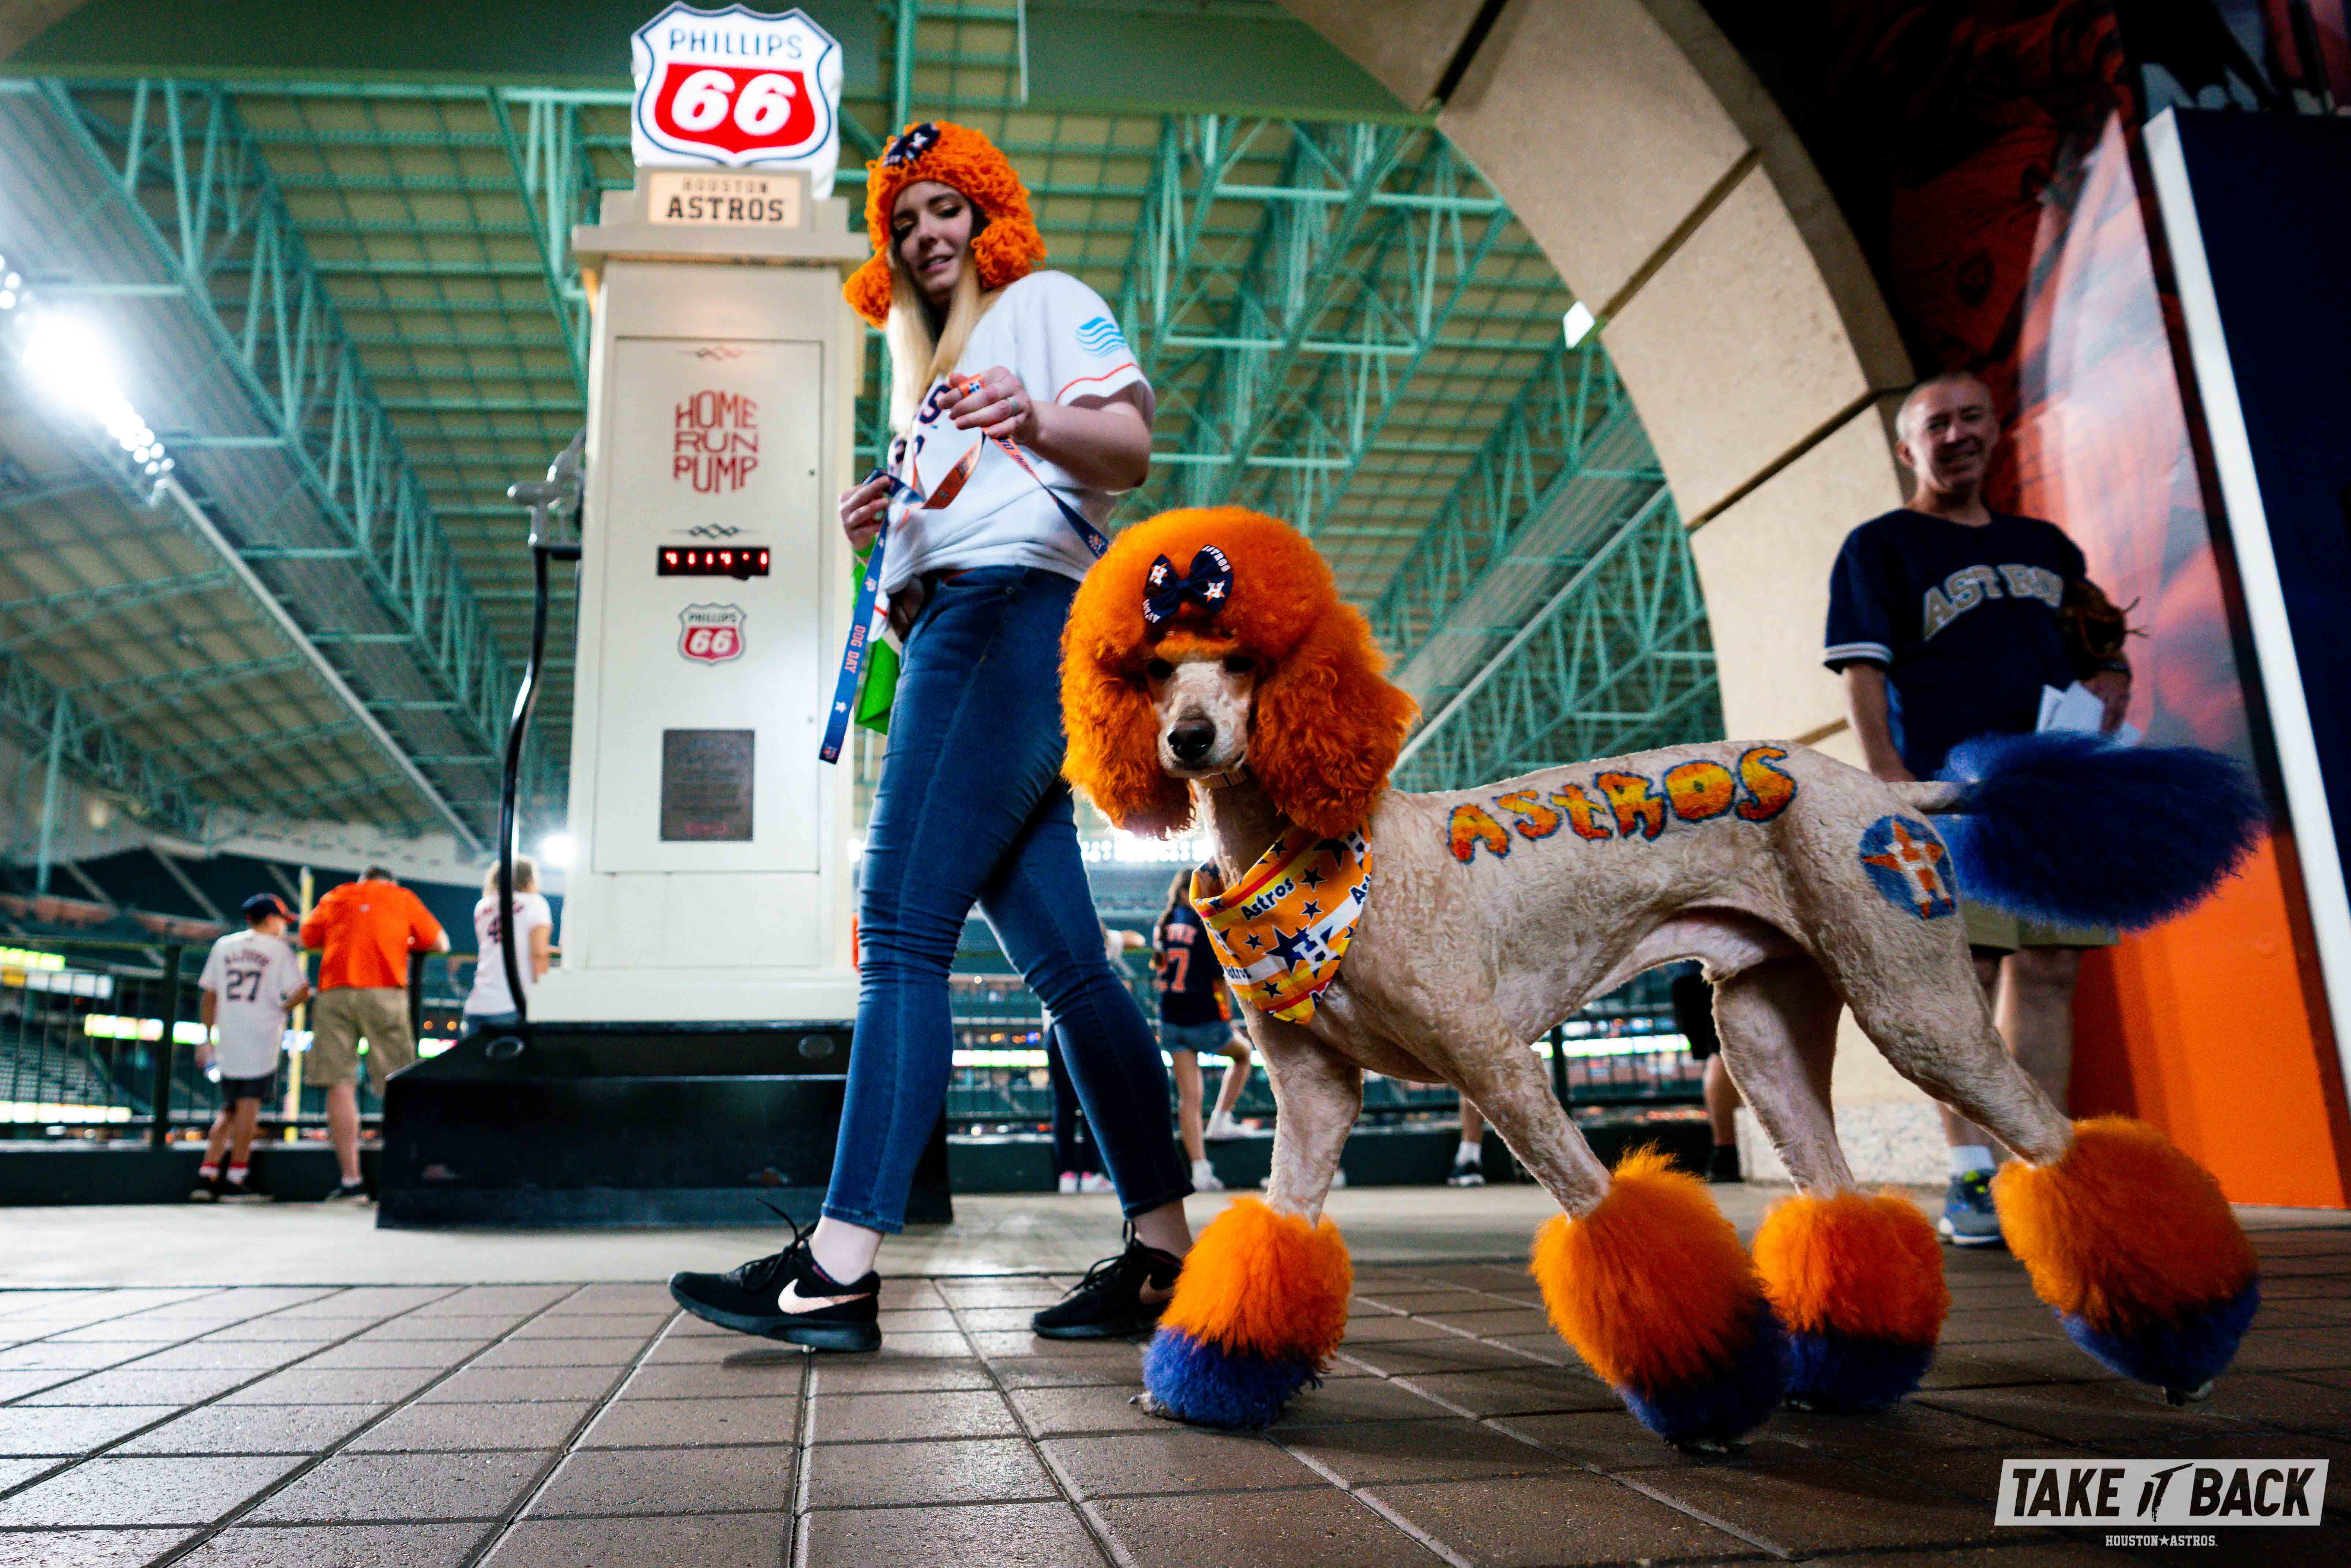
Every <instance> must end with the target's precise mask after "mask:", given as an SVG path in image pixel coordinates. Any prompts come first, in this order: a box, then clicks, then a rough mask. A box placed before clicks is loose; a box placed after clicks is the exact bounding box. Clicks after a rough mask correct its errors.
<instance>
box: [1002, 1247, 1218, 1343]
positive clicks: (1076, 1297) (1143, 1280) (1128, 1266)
mask: <svg viewBox="0 0 2351 1568" xmlns="http://www.w3.org/2000/svg"><path fill="white" fill-rule="evenodd" d="M1183 1271H1184V1260H1182V1259H1181V1258H1178V1257H1176V1256H1175V1254H1174V1253H1172V1252H1162V1251H1161V1250H1159V1249H1158V1248H1156V1247H1145V1246H1144V1244H1143V1243H1142V1242H1140V1241H1137V1240H1136V1239H1134V1227H1133V1226H1129V1227H1128V1228H1127V1232H1126V1250H1125V1251H1123V1252H1121V1253H1119V1254H1118V1255H1117V1256H1116V1257H1114V1258H1105V1259H1103V1260H1102V1261H1101V1262H1099V1263H1097V1264H1095V1265H1094V1266H1093V1267H1092V1268H1091V1269H1089V1270H1086V1277H1085V1278H1084V1279H1082V1280H1081V1281H1078V1282H1077V1283H1076V1284H1074V1285H1072V1286H1071V1287H1070V1292H1069V1294H1068V1295H1066V1296H1063V1297H1062V1298H1061V1301H1057V1302H1056V1303H1054V1304H1053V1305H1052V1306H1050V1307H1047V1308H1046V1309H1045V1310H1044V1311H1043V1312H1039V1313H1038V1314H1037V1315H1036V1316H1035V1317H1033V1318H1030V1319H1029V1327H1030V1328H1032V1329H1034V1330H1035V1331H1036V1332H1037V1333H1038V1334H1039V1335H1040V1336H1041V1337H1043V1338H1045V1339H1120V1338H1123V1337H1125V1336H1126V1335H1129V1334H1138V1333H1143V1332H1144V1330H1145V1329H1148V1328H1150V1327H1151V1326H1152V1325H1153V1324H1155V1323H1156V1322H1158V1321H1159V1314H1160V1313H1161V1312H1165V1311H1166V1310H1167V1303H1168V1302H1169V1301H1172V1300H1174V1299H1175V1276H1176V1275H1178V1274H1180V1273H1182V1272H1183Z"/></svg>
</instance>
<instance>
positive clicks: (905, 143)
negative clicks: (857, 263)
mask: <svg viewBox="0 0 2351 1568" xmlns="http://www.w3.org/2000/svg"><path fill="white" fill-rule="evenodd" d="M866 176H867V178H866V187H865V190H866V207H865V216H866V226H867V229H868V232H869V234H870V235H871V237H872V242H873V247H874V253H875V254H874V256H873V258H872V260H871V261H869V262H868V263H867V264H866V265H865V266H864V267H862V268H861V269H860V270H859V271H858V272H857V274H856V275H855V276H854V277H852V278H851V279H850V281H849V286H848V287H847V288H846V290H845V291H844V292H845V293H846V294H847V296H848V298H849V302H850V303H851V305H852V306H853V307H855V308H856V309H857V310H858V312H859V313H860V314H861V315H862V316H863V317H864V318H865V319H867V320H869V321H871V322H872V323H873V324H874V325H876V326H878V327H882V328H883V329H884V330H885V332H886V333H887V336H888V340H889V344H890V364H891V372H892V384H891V411H892V425H893V432H894V439H893V441H892V443H891V447H890V461H889V465H888V469H889V476H888V477H887V478H882V477H876V478H874V479H872V480H870V481H868V482H867V483H865V484H862V485H860V486H857V487H856V488H854V489H852V490H850V491H848V492H846V493H845V494H843V495H842V497H841V527H842V528H844V529H845V530H846V531H847V532H848V535H849V538H850V540H851V542H852V544H854V545H855V546H856V547H858V548H859V549H863V548H864V547H865V546H866V545H867V544H869V543H871V542H872V541H873V539H874V538H875V536H876V534H877V533H880V532H881V531H882V529H883V524H884V522H885V520H886V522H887V525H888V533H887V536H886V543H885V547H884V549H883V561H884V563H885V564H884V569H883V573H882V579H881V588H882V591H883V592H884V593H886V594H888V595H889V598H890V604H891V610H892V618H893V621H894V622H896V624H897V625H898V627H899V628H900V630H901V632H903V634H904V640H905V655H904V663H903V664H902V665H901V666H900V671H899V677H898V686H897V691H896V695H895V700H894V703H893V707H892V710H891V716H890V747H889V752H888V755H887V757H886V758H885V759H884V760H883V767H882V779H881V782H880V785H879V788H878V789H876V791H875V794H874V800H873V814H872V821H871V823H870V824H869V825H868V827H867V829H866V840H865V853H864V859H863V862H862V867H861V870H860V873H859V880H860V883H861V887H860V895H861V903H860V909H859V915H858V930H859V935H860V943H861V948H860V975H861V978H862V988H861V995H860V997H859V1001H858V1010H857V1032H856V1036H855V1041H854V1044H853V1045H852V1050H851V1053H850V1063H849V1084H848V1090H847V1095H846V1100H845V1102H844V1103H843V1106H842V1109H841V1134H840V1139H839V1142H838V1143H837V1145H836V1153H835V1155H834V1160H833V1167H832V1180H831V1186H830V1188H829V1189H828V1191H827V1193H826V1196H825V1201H824V1208H823V1215H822V1218H820V1219H819V1221H818V1222H817V1225H816V1227H815V1228H814V1230H813V1231H812V1232H810V1233H809V1234H807V1235H805V1236H803V1235H799V1234H795V1236H794V1238H793V1239H792V1243H791V1245H789V1247H787V1248H785V1249H783V1250H782V1251H780V1252H778V1253H776V1254H774V1255H772V1256H770V1257H767V1258H759V1259H754V1260H752V1261H750V1262H748V1263H746V1264H744V1265H742V1266H741V1267H740V1268H737V1269H734V1270H729V1271H728V1272H726V1273H724V1274H686V1273H682V1274H679V1275H676V1276H675V1277H674V1278H673V1279H672V1280H671V1281H670V1291H671V1294H672V1295H674V1297H675V1298H676V1300H677V1301H678V1303H679V1304H680V1305H681V1306H683V1307H684V1308H685V1310H686V1311H688V1312H693V1313H695V1315H696V1316H698V1317H701V1318H703V1319H705V1320H706V1321H707V1322H714V1323H716V1324H718V1325H720V1326H721V1327H724V1328H730V1329H734V1330H737V1332H740V1333H754V1334H759V1335H763V1336H765V1337H767V1338H770V1339H779V1340H784V1341H787V1342H789V1343H795V1344H802V1345H807V1346H809V1347H810V1348H812V1349H817V1350H872V1349H874V1348H876V1347H878V1346H879V1345H880V1344H881V1343H882V1332H881V1329H880V1327H879V1326H878V1322H877V1319H876V1316H875V1312H876V1306H877V1298H878V1293H879V1291H880V1289H881V1276H880V1275H879V1274H878V1273H876V1272H875V1271H874V1269H873V1263H874V1259H875V1257H876V1255H877V1253H878V1251H879V1249H880V1248H881V1245H882V1240H883V1237H884V1236H886V1235H889V1234H891V1233H893V1232H895V1231H896V1230H898V1229H899V1228H901V1226H902V1225H903V1224H904V1217H905V1207H906V1197H907V1193H908V1190H909V1188H910V1187H911V1186H912V1184H913V1180H914V1164H915V1161H916V1160H917V1159H918V1158H919V1157H920V1155H922V1152H923V1149H924V1147H925V1145H926V1144H927V1143H928V1142H929V1140H930V1136H931V1133H932V1129H933V1128H934V1127H935V1126H936V1125H937V1124H938V1119H939V1114H940V1112H941V1110H942V1109H943V1107H944V1105H945V1103H946V1086H947V1078H948V1073H949V1070H950V1063H951V1061H952V1058H953V1044H954V1042H953V1039H952V1036H951V1032H950V1019H949V1014H948V1010H947V969H948V966H949V965H950V964H951V963H952V962H953V960H954V957H955V948H956V938H957V936H959V935H960V934H961V932H962V930H963V925H964V920H965V917H966V916H967V915H968V914H969V913H970V910H971V908H972V906H973V904H978V905H979V907H980V909H981V911H982V913H984V914H985V915H987V920H988V923H989V925H992V926H993V927H994V928H995V931H996V936H997V940H998V942H999V943H1001V944H1002V945H1003V947H1004V950H1005V952H1006V953H1007V954H1008V956H1010V957H1011V958H1012V960H1013V961H1014V962H1015V963H1016V964H1018V965H1019V967H1020V971H1021V974H1022V975H1023V976H1024V977H1026V978H1027V980H1028V982H1029V987H1030V988H1032V989H1033V990H1035V991H1036V992H1037V994H1038V996H1039V997H1040V998H1042V1000H1043V1002H1044V1004H1045V1006H1046V1008H1047V1009H1049V1010H1050V1013H1051V1015H1052V1017H1053V1019H1055V1020H1056V1022H1057V1023H1058V1025H1059V1027H1060V1030H1061V1038H1062V1039H1063V1040H1064V1041H1065V1042H1066V1044H1067V1048H1068V1049H1067V1057H1068V1062H1069V1068H1070V1072H1071V1077H1072V1078H1073V1079H1074V1080H1075V1082H1076V1084H1077V1090H1078V1095H1079V1098H1080V1100H1081V1103H1083V1104H1084V1107H1085V1113H1086V1121H1087V1124H1089V1126H1090V1127H1091V1128H1092V1132H1093V1134H1094V1138H1095V1142H1096V1145H1097V1147H1098V1148H1099V1151H1100V1153H1101V1155H1102V1163H1103V1164H1104V1166H1107V1167H1108V1170H1109V1174H1110V1176H1111V1179H1112V1181H1113V1183H1114V1184H1115V1185H1116V1186H1117V1188H1118V1195H1119V1200H1120V1207H1122V1208H1123V1210H1124V1212H1125V1215H1126V1218H1127V1219H1128V1221H1129V1225H1130V1228H1131V1237H1130V1239H1129V1242H1128V1244H1127V1246H1126V1247H1125V1248H1124V1249H1123V1250H1122V1251H1121V1252H1119V1253H1118V1254H1116V1255H1115V1256H1113V1257H1111V1258H1107V1259H1105V1260H1103V1261H1102V1263H1101V1264H1099V1265H1097V1266H1096V1267H1095V1268H1094V1270H1092V1272H1091V1273H1089V1274H1088V1275H1087V1276H1086V1280H1085V1282H1084V1283H1083V1284H1081V1286H1079V1287H1078V1288H1077V1289H1076V1290H1074V1291H1071V1294H1070V1296H1069V1298H1068V1299H1066V1300H1064V1301H1061V1303H1059V1304H1058V1305H1056V1306H1052V1307H1049V1308H1047V1309H1046V1310H1045V1311H1043V1312H1040V1313H1038V1314H1037V1316H1036V1318H1035V1320H1034V1322H1033V1326H1034V1328H1035V1329H1036V1331H1037V1332H1038V1333H1040V1334H1046V1335H1050V1336H1053V1337H1057V1338H1071V1339H1075V1338H1097V1337H1108V1336H1112V1335H1118V1334H1127V1333H1136V1332H1138V1331H1140V1330H1143V1329H1144V1328H1147V1327H1149V1326H1150V1325H1151V1324H1152V1323H1153V1322H1155V1320H1156V1318H1157V1316H1158V1314H1159V1312H1160V1309H1161V1308H1162V1307H1164V1306H1165V1303H1166V1301H1167V1300H1168V1298H1169V1297H1170V1296H1172V1295H1173V1294H1174V1287H1175V1275H1176V1273H1177V1271H1178V1270H1180V1269H1181V1267H1182V1260H1183V1255H1184V1253H1185V1252H1186V1251H1187V1250H1188V1249H1190V1246H1191V1239H1192V1238H1191V1230H1190V1228H1189V1227H1188V1226H1187V1225H1186V1221H1185V1218H1184V1202H1183V1200H1184V1198H1185V1197H1186V1195H1188V1194H1189V1193H1190V1192H1191V1190H1192V1187H1191V1184H1190V1182H1189V1181H1187V1180H1186V1171H1185V1166H1184V1165H1183V1162H1182V1161H1181V1160H1180V1159H1179V1158H1178V1157H1177V1155H1176V1153H1175V1140H1174V1139H1173V1138H1171V1137H1170V1136H1169V1134H1168V1126H1167V1075H1166V1069H1165V1066H1164V1064H1163V1063H1162V1062H1161V1061H1160V1058H1159V1050H1158V1046H1157V1044H1156V1043H1155V1041H1154V1040H1153V1039H1152V1037H1151V1030H1150V1029H1149V1027H1148V1026H1147V1025H1146V1024H1145V1023H1144V1019H1143V1014H1142V1010H1141V1009H1139V1008H1137V1007H1136V1005H1135V1003H1134V998H1133V997H1132V996H1130V995H1129V994H1128V992H1127V989H1126V988H1125V987H1124V986H1123V984H1121V983H1120V981H1119V979H1118V977H1117V976H1116V975H1115V974H1114V973H1113V971H1112V968H1111V965H1110V961H1109V960H1108V959H1107V958H1106V957H1105V956H1103V951H1102V932H1101V928H1100V926H1099V925H1097V924H1096V922H1095V918H1094V911H1093V901H1092V893H1091V892H1090V890H1089V889H1088V887H1087V884H1086V877H1085V868H1084V866H1083V864H1082V863H1081V861H1080V859H1079V854H1078V839H1077V829H1076V826H1075V817H1074V807H1073V805H1072V802H1071V796H1070V790H1069V787H1068V786H1067V785H1066V784H1064V783H1063V782H1062V781H1061V747H1062V740H1061V687H1060V658H1061V624H1062V622H1064V621H1065V620H1066V619H1067V618H1068V615H1069V608H1070V601H1071V599H1072V598H1073V597H1074V596H1075V595H1076V592H1077V587H1078V580H1079V579H1080V578H1081V577H1082V576H1084V575H1085V572H1086V570H1087V569H1088V568H1089V567H1091V566H1092V564H1093V559H1094V550H1093V548H1092V543H1091V542H1090V539H1098V538H1099V537H1100V532H1099V530H1100V526H1101V525H1102V523H1103V522H1105V521H1107V520H1108V518H1109V517H1110V513H1111V509H1112V507H1114V506H1115V505H1116V504H1117V492H1119V491H1122V490H1127V489H1132V488H1134V486H1137V485H1140V484H1141V483H1143V480H1144V476H1145V474H1146V473H1147V471H1148V468H1149V465H1150V460H1151V416H1152V413H1153V410H1154V406H1155V405H1154V402H1153V399H1152V394H1151V388H1150V385H1149V384H1148V383H1147V382H1144V379H1143V373H1142V371H1140V370H1139V369H1138V368H1137V367H1136V365H1135V363H1134V355H1133V354H1132V353H1131V352H1130V351H1129V350H1128V349H1127V347H1126V344H1125V341H1124V340H1123V338H1121V337H1120V335H1119V329H1118V327H1117V325H1116V323H1115V322H1114V321H1113V319H1111V314H1110V308H1109V307H1108V306H1106V305H1104V304H1103V303H1102V297H1101V296H1100V295H1098V294H1096V293H1095V292H1094V291H1093V290H1092V289H1091V288H1089V287H1086V286H1085V285H1084V284H1083V283H1081V282H1080V281H1078V280H1077V279H1076V278H1074V277H1070V276H1068V275H1067V274H1065V273H1059V272H1039V271H1035V270H1032V269H1033V267H1034V265H1035V263H1037V262H1038V261H1040V260H1041V259H1043V257H1044V254H1045V246H1044V243H1043V241H1042V240H1041V239H1040V237H1039V236H1038V234H1037V229H1036V225H1035V223H1034V221H1033V220H1032V219H1031V217H1030V216H1029V198H1028V193H1027V191H1026V190H1025V189H1024V188H1023V187H1022V186H1021V183H1020V180H1019V176H1018V175H1017V174H1015V173H1014V172H1013V171H1012V166H1011V165H1010V164H1009V163H1008V162H1006V161H1005V159H1004V155H1003V154H1002V153H1001V152H998V151H997V150H996V148H995V147H994V146H993V145H992V144H991V143H990V142H989V141H988V140H987V137H985V136H983V135H981V134H980V133H979V132H978V131H973V130H970V129H968V128H966V127H963V126H958V125H953V124H949V123H947V122H946V121H944V120H939V121H933V122H927V123H924V124H919V125H912V126H909V127H907V128H906V130H905V131H903V132H901V133H900V134H899V135H898V136H897V137H896V138H895V139H894V140H893V141H892V142H891V143H890V146H889V149H888V151H887V152H885V153H884V155H883V157H881V158H880V159H878V160H876V161H874V162H872V163H869V164H868V165H867V166H866Z"/></svg>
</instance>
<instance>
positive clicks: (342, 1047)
mask: <svg viewBox="0 0 2351 1568" xmlns="http://www.w3.org/2000/svg"><path fill="white" fill-rule="evenodd" d="M310 1030H311V1034H310V1054H309V1056H308V1059H307V1060H306V1061H304V1062H303V1063H302V1081H303V1082H305V1083H315V1084H318V1085H319V1086H321V1087H328V1086H331V1085H333V1084H337V1083H355V1082H358V1081H359V1076H360V1051H359V1045H360V1038H361V1037H362V1036H364V1037H365V1038H366V1040H367V1042H368V1051H367V1060H368V1077H369V1078H370V1079H371V1080H372V1081H373V1082H374V1083H375V1091H376V1092H377V1093H379V1094H381V1093H382V1092H383V1081H384V1079H385V1078H387V1077H389V1076H390V1075H391V1074H392V1073H394V1072H397V1071H400V1070H401V1069H402V1068H403V1067H406V1066H407V1065H409V1064H410V1063H411V1062H413V1061H415V1060H416V1037H415V1036H413V1035H412V1034H410V1033H409V1032H408V992H407V991H406V990H405V989H403V988H401V987H399V986H337V987H336V988H334V989H333V990H330V991H320V992H319V994H318V996H317V997H316V998H313V999H312V1001H311V1003H310Z"/></svg>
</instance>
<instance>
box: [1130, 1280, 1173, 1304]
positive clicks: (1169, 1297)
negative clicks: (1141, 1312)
mask: <svg viewBox="0 0 2351 1568" xmlns="http://www.w3.org/2000/svg"><path fill="white" fill-rule="evenodd" d="M1134 1297H1135V1300H1137V1301H1141V1302H1142V1303H1143V1304H1144V1306H1146V1307H1155V1306H1157V1305H1158V1304H1159V1303H1160V1302H1162V1301H1174V1300H1175V1286H1173V1285H1155V1284H1153V1283H1152V1282H1151V1281H1148V1280H1145V1281H1144V1282H1143V1289H1141V1290H1140V1291H1136V1292H1135V1293H1134Z"/></svg>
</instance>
